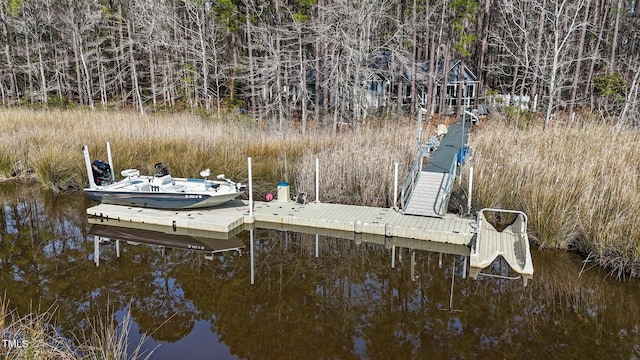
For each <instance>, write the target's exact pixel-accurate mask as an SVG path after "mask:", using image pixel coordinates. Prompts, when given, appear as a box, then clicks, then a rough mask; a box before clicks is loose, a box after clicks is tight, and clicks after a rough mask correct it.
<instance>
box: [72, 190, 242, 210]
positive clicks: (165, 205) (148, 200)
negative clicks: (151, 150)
mask: <svg viewBox="0 0 640 360" xmlns="http://www.w3.org/2000/svg"><path fill="white" fill-rule="evenodd" d="M84 193H85V194H87V196H88V197H89V198H90V199H92V200H94V201H97V202H99V203H102V204H112V205H122V206H134V207H144V208H153V209H175V210H178V209H199V208H207V207H214V206H218V205H221V204H224V203H225V202H227V201H230V200H233V199H235V198H236V197H237V196H238V195H240V194H241V193H240V192H230V193H224V194H219V193H213V194H197V193H161V192H143V191H141V192H131V191H114V190H102V189H85V190H84Z"/></svg>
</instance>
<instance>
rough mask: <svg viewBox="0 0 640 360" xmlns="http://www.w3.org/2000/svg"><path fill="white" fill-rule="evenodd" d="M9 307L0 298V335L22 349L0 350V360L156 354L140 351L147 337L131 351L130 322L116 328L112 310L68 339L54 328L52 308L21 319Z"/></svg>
mask: <svg viewBox="0 0 640 360" xmlns="http://www.w3.org/2000/svg"><path fill="white" fill-rule="evenodd" d="M9 305H10V304H9V299H8V298H7V297H6V296H2V297H0V334H1V335H2V339H6V340H17V341H19V343H20V344H21V345H24V346H22V347H8V346H3V347H0V359H7V360H8V359H12V360H13V359H15V360H18V359H33V360H54V359H55V360H67V359H68V360H85V359H87V360H88V359H105V360H121V359H122V360H124V359H149V358H150V357H151V355H152V354H153V351H154V350H155V349H152V350H150V351H143V350H142V346H143V344H144V341H146V337H145V336H142V337H141V339H140V342H139V343H138V344H137V346H136V347H135V348H134V349H132V350H131V351H130V349H129V347H128V345H129V344H128V339H129V331H130V329H131V324H132V320H131V317H130V314H129V313H127V314H126V315H125V317H124V319H123V321H122V322H121V323H120V324H118V323H117V322H115V321H114V319H113V310H114V309H111V308H109V307H107V309H106V311H105V313H104V314H101V315H100V316H98V317H96V318H88V319H87V321H88V323H89V330H88V331H83V332H81V333H80V336H72V337H71V338H67V337H65V336H63V335H62V334H61V333H60V332H59V331H58V330H57V329H56V327H55V314H56V308H55V307H51V308H49V309H47V310H45V311H31V312H29V314H28V315H24V316H21V315H19V314H18V313H17V311H15V310H11V308H10V306H9ZM23 340H24V343H23V342H22V341H23Z"/></svg>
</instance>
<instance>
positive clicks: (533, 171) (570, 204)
mask: <svg viewBox="0 0 640 360" xmlns="http://www.w3.org/2000/svg"><path fill="white" fill-rule="evenodd" d="M471 143H472V145H473V147H474V151H475V156H474V159H473V164H474V171H475V176H474V195H473V196H474V198H475V201H476V203H477V204H478V206H479V207H488V206H498V207H504V208H514V209H521V210H523V211H525V212H526V213H527V215H528V217H529V230H530V232H531V235H532V236H531V237H532V238H533V239H535V240H536V242H537V243H538V244H539V245H540V246H541V247H553V248H560V249H573V248H575V249H577V250H579V251H580V252H581V253H583V254H585V255H586V254H591V255H592V256H595V257H596V259H598V261H599V263H600V264H601V265H604V266H606V267H608V268H610V269H612V272H613V273H614V274H615V275H616V276H618V277H621V276H626V275H631V276H635V277H637V276H639V275H640V178H639V176H640V163H639V159H640V147H639V146H638V144H639V143H640V133H639V132H638V131H637V130H631V129H626V130H620V129H614V128H613V127H611V126H607V125H605V124H589V125H588V126H579V127H572V126H557V127H552V128H550V129H548V130H547V131H542V128H541V127H539V126H530V127H527V128H522V127H521V128H516V127H514V126H512V125H511V124H507V123H503V122H495V123H492V124H489V125H487V126H485V127H484V128H482V129H481V130H479V131H476V132H475V133H474V134H473V136H472V141H471Z"/></svg>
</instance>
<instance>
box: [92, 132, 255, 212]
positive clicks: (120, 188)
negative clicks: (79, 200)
mask: <svg viewBox="0 0 640 360" xmlns="http://www.w3.org/2000/svg"><path fill="white" fill-rule="evenodd" d="M82 151H83V153H84V159H85V164H86V167H87V175H88V177H89V187H88V188H86V189H84V193H85V194H87V196H88V197H89V198H91V199H92V200H94V201H97V202H99V203H103V204H114V205H123V206H135V207H144V208H154V209H196V208H206V207H214V206H218V205H220V204H223V203H225V202H227V201H230V200H233V199H235V198H236V197H238V196H239V195H240V194H242V193H243V192H244V191H245V189H246V186H245V185H241V184H240V183H236V182H233V181H231V180H229V179H227V178H226V177H225V176H224V175H223V174H222V175H218V176H217V179H216V180H209V179H208V177H209V176H210V175H211V172H210V170H209V169H206V170H203V171H201V172H200V176H201V177H202V178H201V179H193V178H174V177H173V176H171V174H170V172H169V167H168V165H167V164H163V163H158V164H156V165H155V173H154V174H153V176H151V175H140V171H139V170H138V169H126V170H123V171H122V172H121V175H122V176H123V179H122V180H119V181H116V180H115V176H114V173H113V171H112V169H113V162H112V160H111V149H110V146H109V143H107V154H108V157H109V162H108V163H107V162H105V161H103V160H96V161H94V162H91V158H90V157H89V149H88V148H87V146H86V145H85V146H83V147H82Z"/></svg>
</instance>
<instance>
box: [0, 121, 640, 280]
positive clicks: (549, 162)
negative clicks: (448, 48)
mask: <svg viewBox="0 0 640 360" xmlns="http://www.w3.org/2000/svg"><path fill="white" fill-rule="evenodd" d="M520 125H521V124H514V123H513V122H511V123H510V122H509V121H508V119H507V120H506V121H499V120H498V121H493V122H485V123H484V125H482V126H481V127H480V128H479V129H475V130H474V132H473V133H472V134H471V139H470V143H471V146H472V147H473V148H474V158H473V160H472V164H474V169H475V176H474V179H475V180H474V190H473V199H474V200H475V201H474V208H476V209H478V208H481V207H501V208H505V209H519V210H523V211H525V212H526V213H527V215H528V217H529V232H530V239H531V240H532V241H533V242H534V243H536V244H537V245H539V246H541V247H543V248H545V247H549V248H559V249H576V250H578V251H580V252H581V253H582V254H585V255H587V254H592V255H595V256H596V259H597V261H599V263H600V264H601V265H603V266H606V267H608V268H610V269H611V271H612V274H614V275H615V276H617V277H622V276H627V275H631V276H635V277H637V276H640V215H638V214H640V177H639V176H640V162H639V161H638V159H640V146H638V144H639V143H640V134H639V133H638V131H635V130H623V131H621V130H616V129H614V128H612V127H610V126H606V125H605V124H601V123H597V122H594V121H593V120H588V119H587V120H584V121H582V120H581V121H578V122H576V123H575V124H567V125H561V126H560V125H559V126H554V127H551V128H549V129H548V130H547V131H543V130H542V128H541V126H540V125H539V124H538V123H537V122H535V121H530V122H527V126H520ZM106 141H110V143H111V145H112V150H113V157H114V167H115V170H116V173H117V174H118V173H119V171H120V170H122V169H126V168H139V169H140V170H141V171H142V172H143V173H145V172H146V173H147V174H149V173H152V170H153V165H154V164H155V163H157V162H168V163H169V165H170V168H171V171H172V173H173V174H174V175H176V176H185V177H197V176H198V173H199V171H200V170H202V169H204V168H207V167H208V168H211V170H212V173H213V174H219V173H224V174H225V175H227V177H230V178H232V179H234V180H236V181H241V182H243V183H246V182H247V179H248V171H247V157H249V156H250V157H252V163H253V183H254V195H255V196H254V199H256V200H262V199H264V195H266V193H268V192H271V193H274V192H275V191H276V184H277V183H278V182H280V181H287V182H289V183H290V184H292V186H293V188H292V189H291V192H292V194H295V193H297V192H306V193H307V194H308V195H309V197H308V199H309V200H310V201H313V200H315V198H316V196H317V194H315V159H316V158H318V159H319V160H320V194H319V198H320V200H321V201H323V202H337V203H346V204H356V205H369V206H385V207H386V206H392V205H393V199H392V197H393V163H394V162H396V161H397V162H398V163H399V165H400V166H399V174H400V183H402V181H403V180H404V177H405V176H406V174H407V171H408V169H409V167H410V166H411V161H412V159H413V156H414V151H415V143H414V141H415V123H414V122H412V121H391V122H383V123H378V124H375V125H368V126H361V127H359V128H358V129H357V130H353V131H348V132H341V133H337V134H336V133H335V132H333V131H331V130H328V131H325V130H322V129H316V130H314V131H313V132H309V133H308V134H307V135H306V136H302V135H301V134H300V133H299V132H298V131H296V130H295V129H294V128H291V129H290V130H288V131H285V132H277V131H272V130H268V129H265V128H264V126H262V125H261V124H256V123H254V122H253V121H251V120H247V119H243V118H234V119H231V120H226V119H224V118H221V117H215V118H203V117H197V116H192V115H188V114H165V115H153V116H141V115H139V114H137V113H127V112H109V111H93V112H92V111H83V110H73V111H56V110H49V111H34V110H24V109H2V110H1V111H0V176H1V177H10V176H11V173H12V172H14V170H15V168H16V167H17V166H18V164H20V167H21V169H22V172H23V173H33V174H35V176H36V177H37V178H38V180H39V181H40V182H41V183H42V184H43V185H44V186H45V187H47V188H50V189H53V190H54V191H63V190H73V189H81V188H82V187H84V186H85V185H86V173H85V170H84V165H83V159H82V153H81V147H82V145H83V144H87V145H89V148H90V152H91V156H92V158H93V159H106V158H107V154H106V149H105V142H106Z"/></svg>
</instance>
